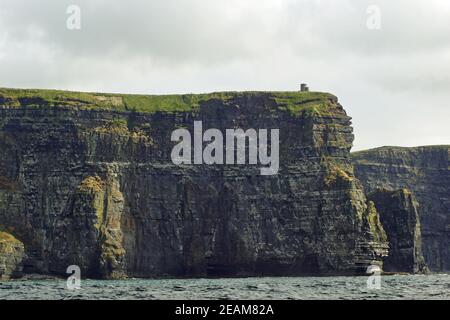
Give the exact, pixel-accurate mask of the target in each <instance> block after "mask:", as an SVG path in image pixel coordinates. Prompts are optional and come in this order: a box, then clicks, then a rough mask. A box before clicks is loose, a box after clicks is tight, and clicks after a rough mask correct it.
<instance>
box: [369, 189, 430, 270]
mask: <svg viewBox="0 0 450 320" xmlns="http://www.w3.org/2000/svg"><path fill="white" fill-rule="evenodd" d="M368 199H369V200H370V201H373V203H374V204H375V207H376V209H377V211H378V213H379V215H380V221H381V224H382V225H383V228H384V230H385V231H386V235H387V239H388V241H389V256H387V257H386V258H385V259H384V261H383V270H384V271H387V272H408V273H426V272H427V271H428V268H427V266H426V264H425V261H424V258H423V255H422V236H421V232H420V220H419V214H418V204H417V201H416V199H415V197H414V196H413V195H412V194H411V192H409V191H408V190H406V189H401V190H395V191H389V190H377V191H375V192H373V193H371V194H369V195H368Z"/></svg>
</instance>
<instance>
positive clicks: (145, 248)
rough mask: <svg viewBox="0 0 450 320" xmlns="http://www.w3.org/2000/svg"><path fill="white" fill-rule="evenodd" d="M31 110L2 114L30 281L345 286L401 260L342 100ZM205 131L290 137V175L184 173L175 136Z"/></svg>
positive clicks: (270, 98)
mask: <svg viewBox="0 0 450 320" xmlns="http://www.w3.org/2000/svg"><path fill="white" fill-rule="evenodd" d="M302 94H312V93H302ZM286 95H288V94H286ZM109 99H111V101H115V103H116V102H117V101H116V100H114V99H113V98H109ZM117 99H119V98H117ZM119 100H120V99H119ZM5 101H6V100H5ZM11 101H13V100H11ZM26 101H28V100H26ZM26 101H25V100H23V99H22V100H20V105H17V106H16V105H15V104H13V103H11V104H10V105H4V106H3V107H1V106H0V119H1V122H0V179H1V180H0V181H1V182H0V227H3V228H14V235H15V236H16V237H17V238H18V239H20V240H21V241H22V242H23V243H24V245H25V250H26V253H27V259H26V261H25V271H26V272H37V273H46V274H65V270H66V268H67V266H69V265H73V264H75V265H79V266H80V267H81V269H82V275H83V276H91V277H102V278H123V277H127V276H132V277H150V276H164V275H170V276H232V275H308V274H320V275H326V274H330V275H331V274H333V275H335V274H354V273H355V272H358V271H365V269H366V267H367V266H368V265H370V264H381V261H382V258H383V257H384V256H385V255H386V254H387V242H386V234H385V233H384V230H383V228H382V227H381V224H380V223H379V218H378V213H377V212H376V210H375V208H374V206H373V204H370V203H367V201H366V197H365V195H364V193H363V191H362V187H361V186H360V184H359V182H358V181H357V180H356V179H355V178H354V176H353V168H352V164H351V159H350V154H349V151H350V148H351V146H352V141H353V134H352V128H351V126H350V118H349V117H348V116H347V115H346V113H345V111H344V110H343V108H342V107H341V106H340V105H339V103H338V102H337V99H336V98H335V97H333V96H331V95H327V96H326V98H325V99H322V100H320V101H319V100H317V101H316V100H314V99H304V98H303V99H301V100H299V101H298V102H296V101H294V102H292V100H290V102H289V103H294V104H295V105H296V107H298V110H299V111H298V110H297V112H294V113H293V112H292V110H291V109H289V108H291V107H292V106H289V105H288V106H287V105H286V103H284V102H283V101H284V100H283V94H281V100H280V95H278V98H277V99H275V97H274V95H273V94H271V93H239V94H236V95H235V96H233V97H231V98H229V99H226V100H223V99H216V98H214V99H210V100H208V101H204V102H201V103H200V104H199V107H198V109H195V110H191V111H174V112H151V113H138V112H133V111H120V112H119V111H115V110H113V109H110V110H97V109H95V108H90V107H88V105H87V104H86V106H84V107H83V108H81V107H78V106H77V102H76V101H75V102H71V103H73V104H75V105H70V106H59V105H52V106H50V105H46V104H45V101H44V103H39V104H37V105H36V104H32V103H31V102H30V103H29V104H27V102H26ZM30 101H31V100H30ZM303 106H304V107H303ZM194 120H202V121H203V126H204V128H218V129H220V130H221V131H223V132H224V131H225V129H226V128H236V127H239V128H243V129H244V130H245V129H248V128H256V129H259V128H265V129H272V128H279V129H280V170H279V173H278V174H277V175H273V176H261V175H260V172H259V166H244V165H222V166H217V165H216V166H207V165H192V166H190V165H182V166H178V165H174V164H172V162H171V160H170V152H171V149H172V147H173V145H174V143H173V142H171V139H170V136H171V133H172V131H173V130H174V129H176V128H180V127H184V128H188V129H191V128H192V126H193V121H194Z"/></svg>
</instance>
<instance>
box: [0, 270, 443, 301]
mask: <svg viewBox="0 0 450 320" xmlns="http://www.w3.org/2000/svg"><path fill="white" fill-rule="evenodd" d="M0 299H183V300H184V299H446V300H450V275H449V274H436V275H394V276H382V277H381V288H380V289H369V288H368V287H367V277H264V278H232V279H230V278H227V279H163V280H154V279H146V280H144V279H129V280H111V281H109V280H81V288H80V289H76V290H68V289H67V287H66V280H64V279H52V280H13V281H8V282H0Z"/></svg>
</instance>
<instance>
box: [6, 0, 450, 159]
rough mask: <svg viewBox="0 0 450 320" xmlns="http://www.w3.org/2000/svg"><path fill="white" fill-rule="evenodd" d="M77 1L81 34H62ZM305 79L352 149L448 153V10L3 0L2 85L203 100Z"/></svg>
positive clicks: (328, 0)
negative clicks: (322, 97)
mask: <svg viewBox="0 0 450 320" xmlns="http://www.w3.org/2000/svg"><path fill="white" fill-rule="evenodd" d="M72 4H75V5H78V7H79V8H80V9H81V29H80V30H69V29H68V28H67V19H68V18H69V16H70V14H67V12H66V11H67V7H68V6H69V5H72ZM370 5H376V6H377V7H376V8H379V10H380V13H381V15H380V17H381V19H380V20H377V16H376V15H377V13H376V8H375V11H373V9H372V10H370V9H369V12H368V11H367V10H368V8H369V6H370ZM368 20H369V23H368ZM70 21H73V20H70ZM377 21H380V24H379V26H380V28H379V29H377V28H375V29H374V27H376V26H377ZM368 24H369V26H370V27H371V28H369V27H368ZM300 82H307V83H308V84H309V86H310V88H311V90H313V91H327V92H331V93H333V94H335V95H337V96H338V97H339V99H340V101H341V103H342V104H343V105H344V107H345V109H346V110H347V112H348V114H349V115H350V116H351V117H353V124H354V128H355V134H356V139H355V147H354V150H359V149H365V148H371V147H377V146H382V145H400V146H416V145H427V144H450V125H449V123H450V122H449V119H450V1H449V0H426V1H425V0H395V1H393V0H372V1H365V0H340V1H336V0H161V1H159V0H146V1H144V0H127V1H111V0H85V1H83V0H71V1H65V0H53V1H52V0H40V1H31V0H0V86H1V87H20V88H56V89H68V90H82V91H100V92H120V93H186V92H196V93H197V92H210V91H221V90H297V89H298V87H299V84H300Z"/></svg>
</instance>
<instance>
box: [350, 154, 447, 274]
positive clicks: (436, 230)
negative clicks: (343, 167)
mask: <svg viewBox="0 0 450 320" xmlns="http://www.w3.org/2000/svg"><path fill="white" fill-rule="evenodd" d="M449 154H450V147H449V146H429V147H416V148H400V147H382V148H377V149H373V150H368V151H361V152H355V153H353V154H352V158H353V161H354V165H355V174H356V176H357V177H358V179H360V180H361V182H362V183H363V185H364V188H365V190H366V191H367V192H373V191H375V190H376V189H379V188H382V189H389V190H397V189H402V188H406V189H408V190H410V191H411V192H412V193H413V195H414V196H415V197H416V198H417V201H418V204H419V207H418V212H419V216H420V223H421V233H422V239H423V244H422V250H423V255H424V257H425V262H426V264H427V265H428V266H429V268H430V269H431V270H432V271H447V272H448V271H449V270H450V250H449V248H450V161H449Z"/></svg>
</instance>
